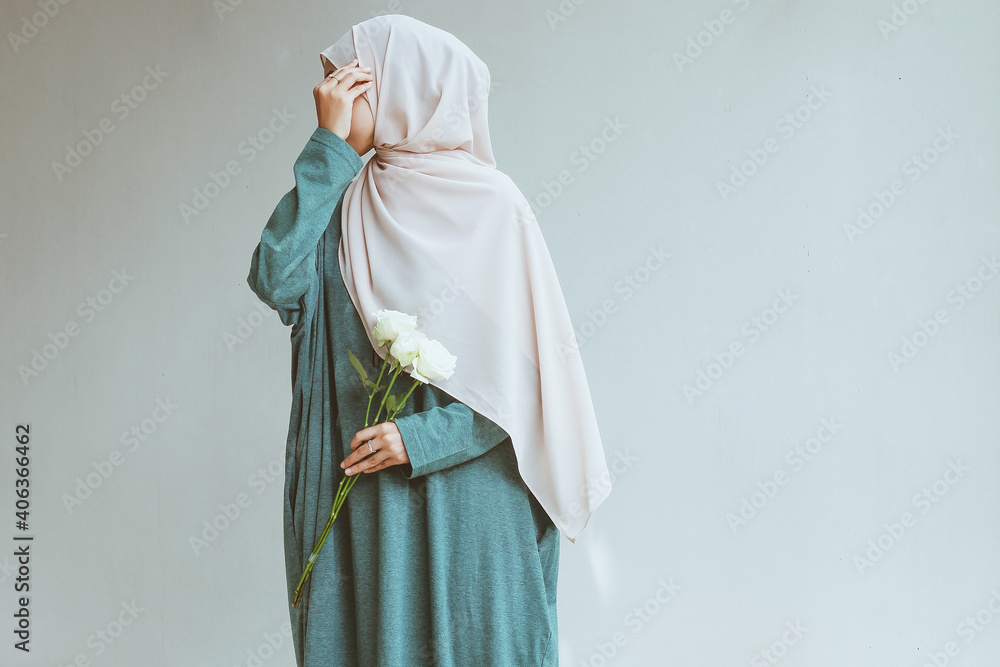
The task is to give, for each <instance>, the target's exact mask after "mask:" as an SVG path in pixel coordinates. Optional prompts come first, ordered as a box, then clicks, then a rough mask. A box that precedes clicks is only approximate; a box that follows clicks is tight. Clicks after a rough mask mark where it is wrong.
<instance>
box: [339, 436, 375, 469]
mask: <svg viewBox="0 0 1000 667" xmlns="http://www.w3.org/2000/svg"><path fill="white" fill-rule="evenodd" d="M372 446H374V442H373V444H372ZM372 455H373V452H372V451H371V450H370V449H368V444H367V443H363V444H362V446H361V447H358V448H357V449H356V450H354V451H353V452H351V453H350V454H349V455H348V456H347V458H346V459H344V460H343V461H342V462H341V464H340V467H341V468H345V469H346V468H349V467H351V466H353V465H356V464H357V463H359V462H360V461H362V460H364V458H365V457H367V456H372Z"/></svg>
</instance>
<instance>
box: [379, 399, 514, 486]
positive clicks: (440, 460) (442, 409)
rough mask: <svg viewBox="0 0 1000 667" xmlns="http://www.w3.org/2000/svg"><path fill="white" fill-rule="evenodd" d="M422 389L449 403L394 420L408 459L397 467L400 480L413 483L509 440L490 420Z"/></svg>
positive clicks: (460, 403) (454, 401)
mask: <svg viewBox="0 0 1000 667" xmlns="http://www.w3.org/2000/svg"><path fill="white" fill-rule="evenodd" d="M424 389H426V390H429V391H433V392H434V393H435V394H437V395H438V396H439V397H441V398H443V399H444V401H446V400H451V402H450V403H448V404H447V405H437V406H435V407H433V408H430V409H429V410H422V411H420V412H413V413H411V414H408V415H405V416H403V417H399V418H398V419H396V421H395V423H396V427H397V428H398V429H399V434H400V435H401V436H402V438H403V445H404V446H405V447H406V454H407V456H409V458H410V462H409V463H408V464H403V465H401V466H398V468H399V471H400V473H401V474H402V475H403V477H405V478H407V479H413V478H414V477H418V476H420V475H426V474H427V473H431V472H437V471H439V470H444V469H445V468H449V467H451V466H454V465H458V464H459V463H464V462H465V461H469V460H471V459H474V458H476V457H477V456H480V455H482V454H485V453H486V452H487V451H489V450H490V449H492V448H493V447H495V446H496V445H498V444H500V443H501V442H503V441H504V440H506V439H507V438H508V437H509V436H508V435H507V432H506V431H504V430H503V429H502V428H500V427H499V426H497V425H496V424H494V423H493V422H492V421H491V420H489V419H487V418H486V417H484V416H482V415H481V414H479V413H478V412H476V411H474V410H473V409H472V408H470V407H469V406H467V405H465V404H464V403H462V402H460V401H456V400H454V399H451V397H450V396H448V395H447V394H445V393H444V392H442V391H440V390H439V389H437V388H436V387H434V386H432V385H426V386H425V387H424ZM444 401H442V402H444Z"/></svg>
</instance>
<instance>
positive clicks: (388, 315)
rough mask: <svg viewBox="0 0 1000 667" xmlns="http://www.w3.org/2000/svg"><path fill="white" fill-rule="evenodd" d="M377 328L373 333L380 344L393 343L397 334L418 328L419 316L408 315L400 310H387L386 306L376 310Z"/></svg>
mask: <svg viewBox="0 0 1000 667" xmlns="http://www.w3.org/2000/svg"><path fill="white" fill-rule="evenodd" d="M375 319H376V322H375V328H374V329H372V335H374V336H375V340H377V341H378V344H379V345H385V344H386V343H392V342H393V341H394V340H396V336H398V335H399V334H400V333H402V332H404V331H413V330H414V329H416V328H417V316H416V315H407V314H406V313H401V312H399V311H398V310H386V309H385V308H383V309H381V310H378V311H376V312H375Z"/></svg>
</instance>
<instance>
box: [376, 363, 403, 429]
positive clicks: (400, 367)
mask: <svg viewBox="0 0 1000 667" xmlns="http://www.w3.org/2000/svg"><path fill="white" fill-rule="evenodd" d="M402 370H403V367H402V366H398V367H396V370H395V371H394V372H393V374H392V379H391V380H389V386H388V387H386V388H385V395H384V396H383V397H382V403H381V404H380V405H379V406H378V412H376V413H375V421H376V422H378V416H379V415H380V414H382V407H383V406H384V405H385V399H387V398H389V392H390V391H392V385H393V383H394V382H395V381H396V378H398V377H399V372H400V371H402Z"/></svg>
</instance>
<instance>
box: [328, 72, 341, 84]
mask: <svg viewBox="0 0 1000 667" xmlns="http://www.w3.org/2000/svg"><path fill="white" fill-rule="evenodd" d="M330 78H332V79H337V77H335V76H333V74H331V75H330ZM337 83H340V79H337Z"/></svg>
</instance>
